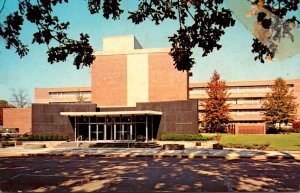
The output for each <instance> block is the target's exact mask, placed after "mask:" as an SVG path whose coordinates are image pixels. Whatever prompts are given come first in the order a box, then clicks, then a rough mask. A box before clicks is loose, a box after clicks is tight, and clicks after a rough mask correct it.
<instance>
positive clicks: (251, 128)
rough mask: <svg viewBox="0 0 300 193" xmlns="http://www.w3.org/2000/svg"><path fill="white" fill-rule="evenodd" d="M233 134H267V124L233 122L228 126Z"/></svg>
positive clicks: (229, 131) (228, 130)
mask: <svg viewBox="0 0 300 193" xmlns="http://www.w3.org/2000/svg"><path fill="white" fill-rule="evenodd" d="M227 132H228V133H231V134H266V124H264V123H257V124H231V125H229V126H228V128H227Z"/></svg>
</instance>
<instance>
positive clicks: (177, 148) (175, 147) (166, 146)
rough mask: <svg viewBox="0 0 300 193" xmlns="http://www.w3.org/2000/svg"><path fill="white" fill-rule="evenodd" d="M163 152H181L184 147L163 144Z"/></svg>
mask: <svg viewBox="0 0 300 193" xmlns="http://www.w3.org/2000/svg"><path fill="white" fill-rule="evenodd" d="M163 149H164V150H183V149H184V145H179V144H164V145H163Z"/></svg>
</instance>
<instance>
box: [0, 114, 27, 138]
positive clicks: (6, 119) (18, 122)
mask: <svg viewBox="0 0 300 193" xmlns="http://www.w3.org/2000/svg"><path fill="white" fill-rule="evenodd" d="M3 127H4V128H19V133H20V134H24V133H27V132H28V133H30V132H31V128H32V125H31V108H4V109H3Z"/></svg>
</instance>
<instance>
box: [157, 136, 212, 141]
mask: <svg viewBox="0 0 300 193" xmlns="http://www.w3.org/2000/svg"><path fill="white" fill-rule="evenodd" d="M212 139H213V137H205V136H202V135H199V134H162V135H161V140H162V141H208V140H212Z"/></svg>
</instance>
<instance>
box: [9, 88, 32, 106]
mask: <svg viewBox="0 0 300 193" xmlns="http://www.w3.org/2000/svg"><path fill="white" fill-rule="evenodd" d="M10 102H11V103H12V104H13V105H14V106H16V107H20V108H24V107H26V106H29V105H30V100H29V96H28V93H27V92H26V91H25V90H24V89H18V90H16V89H13V90H12V94H11V99H10Z"/></svg>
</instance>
